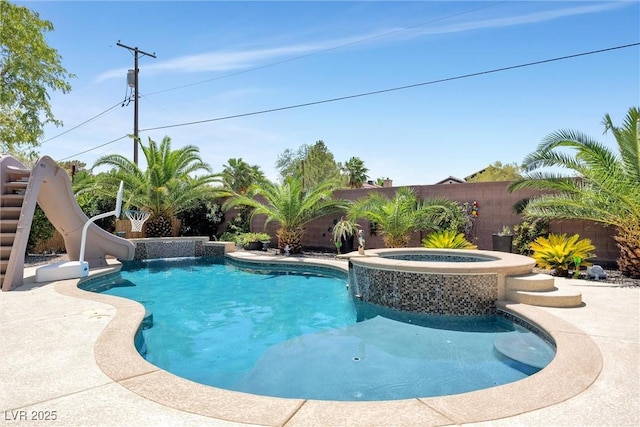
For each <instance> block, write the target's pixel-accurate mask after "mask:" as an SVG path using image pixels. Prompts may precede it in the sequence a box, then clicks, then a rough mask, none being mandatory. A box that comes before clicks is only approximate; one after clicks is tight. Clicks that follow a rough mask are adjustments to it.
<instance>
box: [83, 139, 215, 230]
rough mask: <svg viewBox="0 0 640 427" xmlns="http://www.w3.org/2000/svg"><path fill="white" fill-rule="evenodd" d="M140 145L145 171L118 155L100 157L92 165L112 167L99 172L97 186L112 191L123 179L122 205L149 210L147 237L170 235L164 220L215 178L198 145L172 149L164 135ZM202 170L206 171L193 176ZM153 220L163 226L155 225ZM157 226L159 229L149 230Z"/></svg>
mask: <svg viewBox="0 0 640 427" xmlns="http://www.w3.org/2000/svg"><path fill="white" fill-rule="evenodd" d="M140 147H141V149H142V152H143V154H144V156H145V159H146V162H147V169H146V170H145V171H143V170H141V169H140V168H139V167H138V165H136V164H135V163H133V162H132V161H131V160H129V159H127V158H126V157H124V156H122V155H120V154H111V155H107V156H103V157H101V158H99V159H98V160H97V161H96V162H95V164H94V165H93V167H94V168H95V167H98V166H112V167H113V168H114V169H112V170H111V171H109V172H108V173H105V174H100V175H98V179H97V183H98V186H97V188H98V189H100V190H101V191H112V190H113V189H114V188H116V187H115V186H116V185H117V183H119V182H120V181H124V184H125V197H124V202H125V203H124V205H125V208H128V207H130V206H135V207H137V208H141V209H144V210H149V211H150V212H151V213H152V216H151V218H150V219H149V220H148V222H147V234H148V235H149V236H150V237H160V236H166V235H170V234H169V233H170V228H169V229H168V230H167V226H166V224H167V221H168V222H169V224H170V223H171V220H172V219H173V218H174V217H175V216H176V215H177V214H178V213H180V212H181V211H183V210H185V209H187V208H189V207H190V206H191V204H192V202H193V201H194V200H197V199H199V198H202V197H205V196H206V195H207V194H208V193H209V192H210V191H211V187H210V186H209V185H208V184H210V183H213V182H216V181H217V180H218V178H217V177H216V175H214V174H212V173H211V172H212V171H211V167H210V166H209V165H208V164H206V163H204V162H203V161H202V160H201V158H200V155H199V150H198V148H197V147H195V146H193V145H187V146H184V147H182V148H179V149H177V150H172V149H171V139H170V138H169V137H164V138H163V139H162V142H161V143H160V145H158V144H157V143H156V142H155V141H153V140H152V139H151V138H149V144H148V145H147V146H145V145H143V144H140ZM201 171H204V172H205V173H204V174H203V175H199V176H197V175H193V174H195V173H197V172H201ZM156 223H157V224H164V226H163V227H155V226H154V224H156ZM159 229H162V231H156V232H154V231H152V230H159Z"/></svg>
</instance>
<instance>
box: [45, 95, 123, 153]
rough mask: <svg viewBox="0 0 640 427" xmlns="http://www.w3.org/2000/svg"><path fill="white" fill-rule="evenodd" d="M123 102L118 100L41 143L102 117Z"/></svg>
mask: <svg viewBox="0 0 640 427" xmlns="http://www.w3.org/2000/svg"><path fill="white" fill-rule="evenodd" d="M121 104H122V102H118V103H117V104H114V105H112V106H111V107H109V108H107V109H106V110H104V111H103V112H101V113H98V114H96V115H95V116H93V117H91V118H89V119H87V120H85V121H84V122H82V123H80V124H77V125H75V126H74V127H72V128H69V129H67V130H65V131H64V132H61V133H59V134H57V135H56V136H52V137H51V138H49V139H45V140H44V141H42V142H41V143H40V145H42V144H45V143H47V142H49V141H52V140H54V139H56V138H58V137H60V136H62V135H65V134H67V133H69V132H71V131H72V130H74V129H77V128H79V127H80V126H83V125H85V124H87V123H89V122H90V121H92V120H95V119H97V118H98V117H100V116H103V115H105V114H107V113H108V112H110V111H111V110H113V109H114V108H116V107H117V106H118V105H121Z"/></svg>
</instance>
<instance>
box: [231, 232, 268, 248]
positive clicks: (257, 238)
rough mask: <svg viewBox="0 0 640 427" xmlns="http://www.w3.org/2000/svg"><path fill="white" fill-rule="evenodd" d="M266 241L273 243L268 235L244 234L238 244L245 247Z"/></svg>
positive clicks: (238, 239) (237, 241) (240, 236)
mask: <svg viewBox="0 0 640 427" xmlns="http://www.w3.org/2000/svg"><path fill="white" fill-rule="evenodd" d="M264 241H271V236H269V235H268V234H267V233H242V234H239V235H238V237H237V240H236V243H239V244H241V245H242V246H245V245H248V244H250V243H255V242H264Z"/></svg>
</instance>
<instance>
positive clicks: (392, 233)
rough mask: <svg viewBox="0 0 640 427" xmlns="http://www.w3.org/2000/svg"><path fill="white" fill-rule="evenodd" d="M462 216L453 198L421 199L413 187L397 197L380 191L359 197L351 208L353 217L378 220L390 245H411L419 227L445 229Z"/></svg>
mask: <svg viewBox="0 0 640 427" xmlns="http://www.w3.org/2000/svg"><path fill="white" fill-rule="evenodd" d="M460 215H462V210H461V209H460V206H459V205H458V204H457V203H456V202H454V201H451V200H447V199H442V198H430V199H425V200H423V201H420V200H418V197H417V195H416V194H415V191H414V190H412V189H411V188H409V187H401V188H399V189H398V190H397V191H396V193H395V195H394V197H393V199H387V198H386V197H384V196H382V195H381V194H379V193H371V194H370V195H369V197H366V198H364V199H360V200H356V201H355V202H354V203H353V204H352V205H351V207H350V208H349V210H348V215H347V216H348V217H349V219H351V220H356V219H358V218H364V219H366V220H368V221H370V222H372V223H375V225H376V229H377V230H378V232H379V233H380V235H382V238H383V240H384V244H385V246H386V247H388V248H403V247H407V246H408V245H409V241H410V240H411V233H413V232H415V231H419V230H441V229H445V228H448V227H449V225H450V224H451V223H452V221H455V220H456V219H458V217H459V216H460Z"/></svg>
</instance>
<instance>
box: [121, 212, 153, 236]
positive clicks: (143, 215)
mask: <svg viewBox="0 0 640 427" xmlns="http://www.w3.org/2000/svg"><path fill="white" fill-rule="evenodd" d="M124 213H125V215H127V218H129V221H131V231H132V232H134V233H139V232H141V231H142V224H144V222H145V221H146V220H147V219H148V218H149V217H150V216H151V212H148V211H124Z"/></svg>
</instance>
